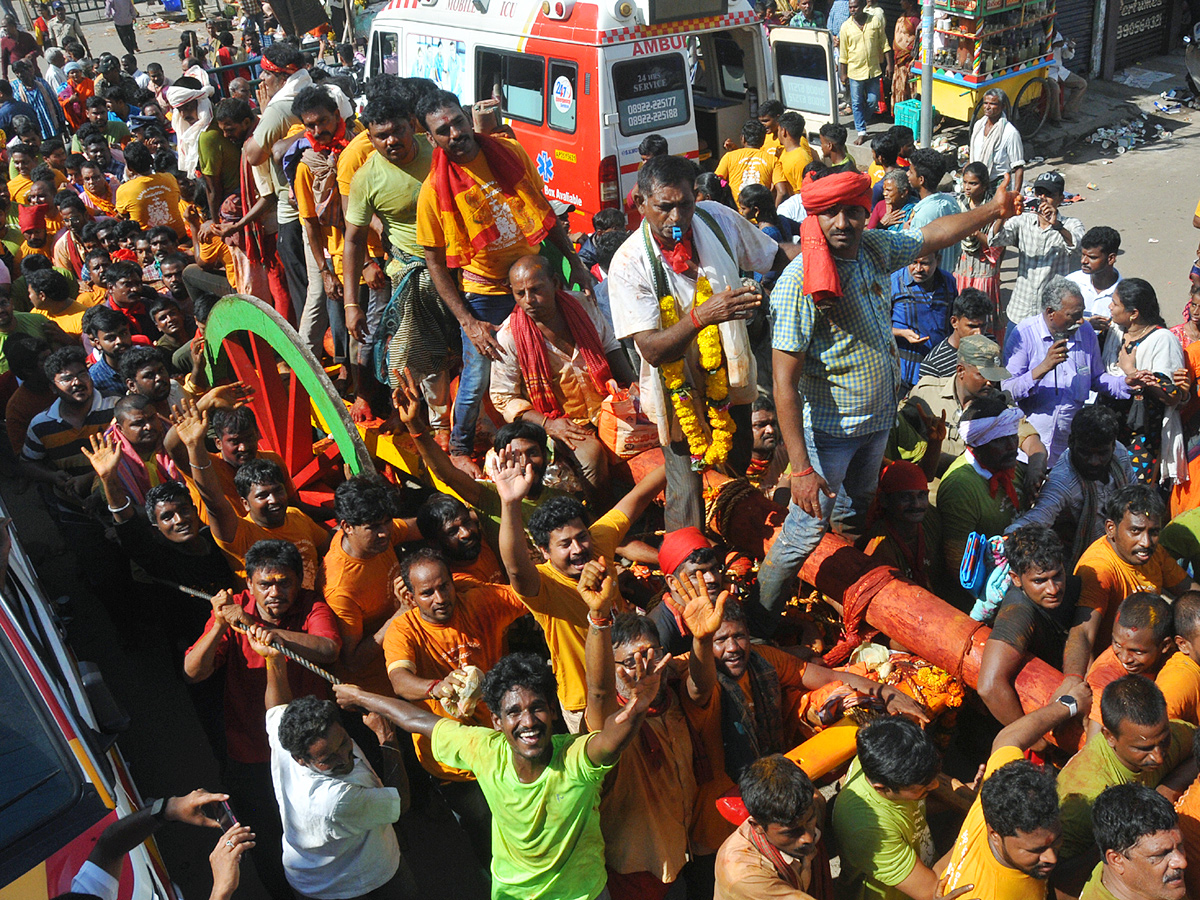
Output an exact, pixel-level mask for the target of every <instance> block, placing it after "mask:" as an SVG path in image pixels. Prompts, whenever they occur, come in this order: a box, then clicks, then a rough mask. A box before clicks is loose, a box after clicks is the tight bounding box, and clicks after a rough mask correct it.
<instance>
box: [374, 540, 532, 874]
mask: <svg viewBox="0 0 1200 900" xmlns="http://www.w3.org/2000/svg"><path fill="white" fill-rule="evenodd" d="M400 576H401V578H402V580H403V599H404V600H405V601H406V602H407V603H408V604H410V606H411V608H410V609H408V610H407V611H406V612H404V613H402V614H401V615H398V616H395V617H394V618H393V619H392V620H391V623H390V624H389V625H388V629H387V633H386V635H385V636H384V639H383V655H384V659H385V660H386V662H387V671H388V678H390V679H391V686H392V691H393V692H394V693H395V694H396V695H397V696H399V697H401V698H403V699H405V700H409V701H412V702H413V703H416V704H418V705H419V706H424V707H426V708H427V709H429V710H430V711H431V712H433V713H435V714H436V715H439V716H442V717H443V718H447V719H456V720H457V721H460V722H465V723H467V724H471V725H482V726H484V727H485V728H491V727H492V724H493V723H492V715H491V713H490V711H489V710H488V708H487V707H486V706H484V704H483V703H482V702H477V703H475V704H474V705H470V706H469V708H468V705H464V704H463V703H462V702H461V698H462V696H463V694H464V693H465V692H464V690H463V688H462V685H463V683H464V682H465V680H466V679H467V677H468V675H467V673H466V671H465V670H466V667H467V666H474V667H476V668H478V669H480V670H481V672H482V673H484V674H486V673H487V671H488V670H489V669H491V667H492V666H494V665H495V664H496V663H497V662H498V661H499V660H500V658H501V657H502V656H504V654H505V653H506V651H507V646H506V645H507V641H506V640H505V634H506V632H507V630H508V626H509V625H511V624H512V623H513V622H515V621H516V620H517V619H519V618H521V617H522V616H523V615H525V614H526V612H527V610H526V609H525V605H524V604H523V603H522V602H521V598H520V597H518V596H517V594H516V593H515V592H514V591H513V590H512V589H511V588H509V587H507V586H505V585H498V584H480V583H479V582H475V581H471V580H470V579H465V578H462V579H455V578H453V577H452V576H451V574H450V567H449V565H448V563H447V561H446V558H445V557H444V556H443V555H442V554H441V552H439V551H438V550H434V549H430V548H421V549H419V550H417V551H415V552H413V553H411V554H409V555H408V556H406V557H405V558H404V560H403V562H401V564H400ZM474 696H475V697H476V698H477V697H478V693H475V695H474ZM443 700H445V701H446V703H447V704H448V705H450V707H451V708H452V709H455V711H456V713H458V714H457V715H456V714H455V713H451V712H448V711H447V709H446V706H444V705H443ZM456 701H457V702H458V706H457V708H455V706H454V704H455V702H456ZM413 744H414V745H415V747H416V750H417V759H418V760H420V762H421V765H422V766H424V768H425V769H426V770H427V771H428V772H430V773H431V774H432V775H434V776H435V777H436V778H438V780H439V791H440V793H441V794H442V797H443V799H445V801H446V803H447V804H448V805H449V806H450V808H451V809H453V810H454V812H455V814H456V816H457V817H458V820H459V824H461V825H462V826H463V830H464V831H466V832H467V837H468V838H469V839H470V841H471V846H472V848H473V849H474V850H475V853H476V855H477V856H478V858H479V860H480V861H481V862H483V863H487V862H489V861H490V860H491V821H492V816H491V812H490V811H489V810H488V806H487V802H486V800H485V799H484V797H483V792H482V791H481V790H480V789H479V785H478V784H477V783H476V782H475V779H474V778H473V777H472V776H471V774H470V773H469V772H465V771H462V770H459V769H451V768H448V767H446V766H443V765H442V764H441V763H439V762H438V761H437V760H436V759H435V758H434V756H433V749H432V744H431V741H430V738H428V737H426V736H425V735H422V734H415V733H414V734H413Z"/></svg>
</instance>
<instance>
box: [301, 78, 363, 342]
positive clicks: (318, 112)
mask: <svg viewBox="0 0 1200 900" xmlns="http://www.w3.org/2000/svg"><path fill="white" fill-rule="evenodd" d="M292 112H293V114H295V115H297V116H299V117H300V121H301V123H302V125H303V126H304V132H303V138H302V139H307V140H308V142H309V144H310V147H309V149H306V150H304V151H303V152H302V153H301V155H300V160H299V162H297V164H296V177H295V180H294V181H293V182H292V191H293V193H294V195H295V197H296V214H297V215H298V216H299V217H300V225H301V227H302V228H303V230H304V239H305V240H306V241H307V242H308V249H309V251H310V252H311V254H312V258H313V260H314V261H315V262H316V265H317V269H318V271H319V272H320V275H321V283H322V286H323V287H324V295H321V294H319V293H315V292H309V294H308V296H307V299H306V301H305V305H304V310H303V312H302V313H301V315H300V327H299V328H298V331H299V332H300V336H301V337H302V338H303V339H304V341H305V343H306V344H307V345H308V346H309V348H310V349H312V350H313V352H314V355H316V356H317V357H318V358H320V355H321V354H320V352H319V351H320V349H321V345H322V339H323V337H324V335H325V331H326V329H328V328H329V312H328V307H327V305H326V303H325V298H326V297H328V299H329V300H330V301H331V302H332V303H334V304H335V305H336V306H338V307H339V308H340V307H341V305H342V303H343V297H342V256H343V247H342V242H343V234H344V232H345V227H346V226H345V215H344V213H343V212H342V210H343V204H342V195H341V191H340V189H339V187H338V180H337V165H338V160H339V158H340V157H341V154H342V153H343V152H344V151H345V150H346V149H348V145H349V143H350V139H351V138H352V137H353V136H354V135H355V133H356V130H355V126H354V125H353V124H352V123H349V122H347V121H346V120H345V119H343V118H342V114H341V112H340V110H339V109H338V102H337V100H336V99H335V98H334V96H333V94H331V93H330V92H329V91H327V90H325V89H324V88H322V87H319V86H317V85H310V86H309V87H306V88H304V89H303V90H301V91H300V93H299V94H297V95H296V100H295V102H294V103H293V104H292ZM352 299H353V300H356V299H357V298H352ZM342 339H343V340H344V338H342ZM346 353H347V348H346V347H345V346H339V347H338V348H337V350H336V352H335V358H336V359H337V360H339V361H341V360H342V359H345V358H346Z"/></svg>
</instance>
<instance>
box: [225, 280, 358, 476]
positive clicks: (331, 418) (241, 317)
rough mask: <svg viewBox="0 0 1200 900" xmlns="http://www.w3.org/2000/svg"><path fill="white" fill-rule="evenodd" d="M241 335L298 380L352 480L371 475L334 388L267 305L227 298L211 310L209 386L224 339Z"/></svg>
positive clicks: (292, 331) (293, 331)
mask: <svg viewBox="0 0 1200 900" xmlns="http://www.w3.org/2000/svg"><path fill="white" fill-rule="evenodd" d="M243 331H246V332H249V333H250V334H254V335H257V336H258V337H260V338H262V339H263V340H264V341H266V342H267V344H268V345H270V347H271V349H272V350H274V351H275V353H276V354H277V355H278V356H279V358H280V359H281V360H283V361H284V362H285V363H286V364H287V365H288V367H289V368H290V369H291V370H292V374H293V376H294V377H296V378H299V379H300V384H301V386H302V387H303V388H304V390H305V391H306V392H307V393H308V397H309V401H310V402H311V403H312V405H313V407H314V408H315V409H316V411H317V413H318V415H320V417H321V419H322V420H323V421H324V422H325V425H326V427H327V428H328V430H329V436H330V437H331V438H333V441H334V443H335V444H337V448H338V450H339V451H340V452H341V455H342V460H343V462H345V463H346V464H347V465H348V466H349V467H350V471H351V472H353V473H354V474H355V475H364V474H366V475H372V474H374V473H375V463H374V461H373V460H372V459H371V454H370V453H368V452H367V447H366V444H364V443H363V440H362V437H361V436H360V435H359V433H358V429H357V428H356V427H355V425H354V422H353V421H351V419H350V413H349V412H347V410H346V404H345V403H344V402H342V399H341V397H340V396H339V395H338V392H337V389H336V388H335V387H334V386H333V382H332V381H330V380H329V376H328V375H326V374H325V370H324V369H323V368H322V367H321V364H320V362H318V361H317V359H316V357H314V356H313V355H312V353H311V352H309V350H308V348H307V347H305V346H304V345H303V343H301V340H300V335H299V334H297V333H296V329H295V328H293V327H292V326H291V325H290V324H288V321H287V320H286V319H285V318H283V316H281V315H279V313H278V312H276V311H275V308H274V307H272V306H270V305H269V304H267V303H264V302H263V301H261V300H259V299H257V298H256V297H249V296H246V295H245V294H228V295H226V296H225V297H222V298H221V299H220V301H218V302H217V304H216V305H215V306H213V308H212V311H211V312H210V313H209V316H208V321H207V322H206V323H205V325H204V346H205V355H206V357H207V359H206V360H205V368H206V370H207V372H208V377H209V383H210V384H211V383H212V379H213V364H214V363H215V362H216V361H217V360H218V359H219V358H220V356H221V355H222V354H223V353H224V352H225V339H226V338H227V337H229V336H230V335H233V334H237V333H239V332H243ZM214 348H215V349H214Z"/></svg>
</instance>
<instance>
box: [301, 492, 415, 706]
mask: <svg viewBox="0 0 1200 900" xmlns="http://www.w3.org/2000/svg"><path fill="white" fill-rule="evenodd" d="M395 493H396V489H395V488H393V487H391V486H389V485H388V484H387V482H385V481H383V480H382V479H378V478H369V477H365V476H361V475H360V476H356V477H354V478H351V479H349V480H348V481H343V482H342V483H341V484H339V485H338V487H337V490H336V491H335V492H334V495H333V513H334V517H335V518H336V519H337V523H338V529H337V531H335V532H334V533H333V539H332V540H331V541H330V542H329V550H328V551H327V552H326V553H325V586H324V592H325V602H326V603H328V604H329V608H330V609H332V610H333V614H334V615H335V616H337V617H338V631H339V632H340V633H341V636H342V653H341V657H340V658H339V660H338V668H337V670H336V672H337V674H338V675H339V676H340V677H341V678H342V680H343V681H346V682H351V683H353V684H357V685H359V686H361V687H363V688H365V689H367V690H369V691H371V692H372V693H374V694H383V695H385V696H386V695H387V694H389V693H390V692H391V690H392V683H391V681H389V680H388V675H387V667H386V665H385V664H384V659H383V639H384V635H385V634H386V632H387V628H388V625H389V624H390V622H391V620H392V618H393V617H394V616H395V615H396V614H397V612H400V611H403V608H402V607H401V605H400V603H399V599H398V596H397V590H396V588H397V582H398V581H399V579H400V563H399V560H397V558H396V552H395V547H396V545H397V544H400V543H403V542H404V541H408V540H412V539H414V538H416V537H419V535H416V534H415V533H414V532H415V528H414V527H413V525H412V522H411V521H410V520H407V519H396V518H393V517H392V509H393V508H394V507H395V503H394V500H393V498H394V495H395Z"/></svg>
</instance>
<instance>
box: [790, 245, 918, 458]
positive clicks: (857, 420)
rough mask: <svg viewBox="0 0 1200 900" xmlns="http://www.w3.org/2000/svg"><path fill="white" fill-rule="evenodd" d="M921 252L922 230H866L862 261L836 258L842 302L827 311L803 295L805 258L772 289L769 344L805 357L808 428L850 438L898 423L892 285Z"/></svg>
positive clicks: (802, 390)
mask: <svg viewBox="0 0 1200 900" xmlns="http://www.w3.org/2000/svg"><path fill="white" fill-rule="evenodd" d="M923 246H924V239H923V238H922V237H921V233H920V232H919V231H913V230H910V231H902V232H898V233H897V232H886V231H878V230H876V231H864V232H863V234H862V243H861V244H859V249H858V256H857V258H855V259H837V258H836V257H835V258H834V260H835V262H836V264H837V270H838V277H839V278H840V279H841V282H842V297H841V299H840V300H837V301H836V302H835V303H834V305H833V308H832V309H830V310H829V311H827V312H821V311H819V310H818V309H817V307H816V305H815V304H814V303H813V301H812V297H811V296H809V295H808V294H806V293H804V263H803V259H802V258H801V257H797V258H796V259H794V260H792V262H791V263H790V264H789V265H788V267H787V268H786V269H784V270H783V274H782V275H780V277H779V280H778V281H777V282H775V289H774V291H773V292H772V293H771V313H772V318H773V320H774V325H773V326H772V341H771V345H772V346H773V347H774V348H775V349H776V350H782V351H784V352H786V353H803V354H805V357H804V368H803V369H802V370H801V373H800V393H801V395H802V396H803V397H804V424H805V426H806V427H809V428H812V429H814V430H816V431H822V432H825V433H826V434H832V435H841V436H847V437H852V436H856V435H865V434H873V433H875V432H877V431H886V430H888V429H890V428H891V427H892V425H893V424H894V423H895V421H896V402H897V395H898V388H899V385H900V364H899V361H898V353H897V350H896V339H895V338H894V337H892V300H891V289H890V284H889V280H890V275H891V273H892V272H895V271H896V270H897V269H900V268H903V267H904V266H907V265H908V264H909V263H910V262H912V261H913V260H914V259H916V258H917V257H919V256H920V255H921V248H922V247H923Z"/></svg>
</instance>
